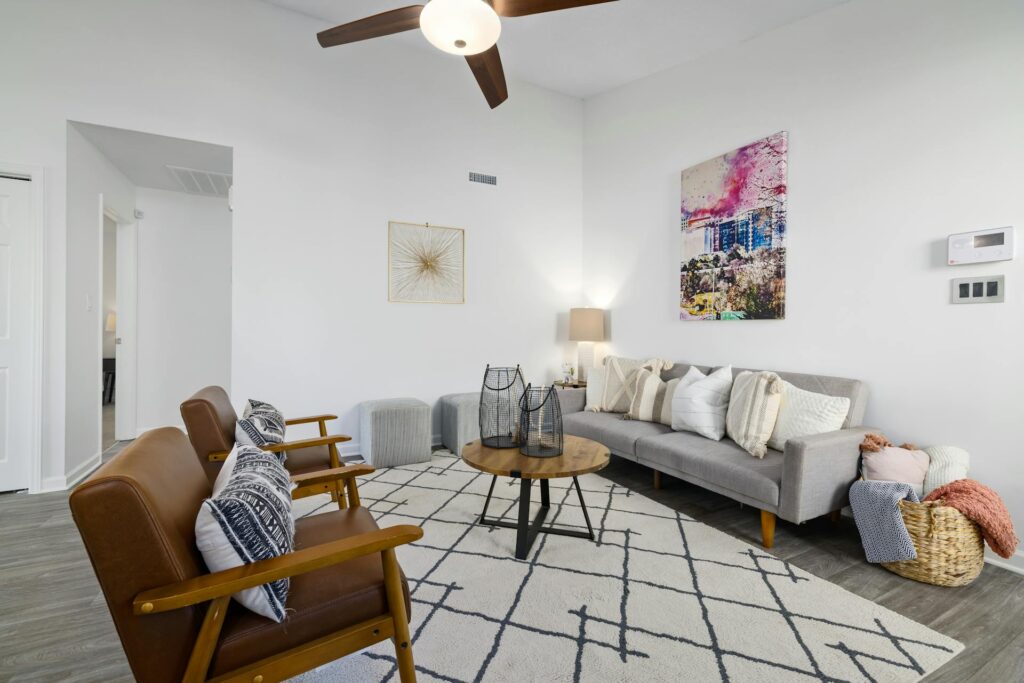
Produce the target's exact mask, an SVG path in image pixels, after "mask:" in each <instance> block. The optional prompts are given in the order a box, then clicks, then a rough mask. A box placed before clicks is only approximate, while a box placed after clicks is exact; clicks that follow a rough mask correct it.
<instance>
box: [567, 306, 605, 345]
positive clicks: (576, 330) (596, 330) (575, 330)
mask: <svg viewBox="0 0 1024 683" xmlns="http://www.w3.org/2000/svg"><path fill="white" fill-rule="evenodd" d="M569 341H578V342H599V341H604V311H603V310H602V309H600V308H572V309H569Z"/></svg>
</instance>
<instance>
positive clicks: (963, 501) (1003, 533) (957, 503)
mask: <svg viewBox="0 0 1024 683" xmlns="http://www.w3.org/2000/svg"><path fill="white" fill-rule="evenodd" d="M940 499H941V500H942V501H943V502H944V503H945V504H946V505H948V506H950V507H953V508H956V509H957V510H959V511H960V512H962V513H963V514H964V516H965V517H967V518H968V519H970V520H971V521H973V522H975V523H977V525H978V526H980V527H981V535H982V536H984V537H985V541H986V542H987V543H988V545H989V547H990V548H992V550H993V552H995V553H996V554H997V555H999V556H1001V557H1005V558H1010V557H1011V556H1012V555H1013V553H1014V551H1015V550H1017V544H1018V543H1019V542H1020V540H1019V539H1018V538H1017V534H1015V533H1014V531H1013V520H1011V519H1010V513H1009V512H1007V510H1006V506H1005V505H1003V500H1002V499H1001V498H1000V497H999V494H998V493H996V492H995V491H993V490H992V489H990V488H989V487H987V486H985V485H984V484H982V483H981V482H977V481H974V480H973V479H958V480H956V481H954V482H952V483H949V484H946V485H945V486H940V487H939V488H937V489H935V490H934V491H932V492H931V493H929V494H928V496H927V497H926V498H925V501H930V500H940Z"/></svg>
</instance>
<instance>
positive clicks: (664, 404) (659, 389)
mask: <svg viewBox="0 0 1024 683" xmlns="http://www.w3.org/2000/svg"><path fill="white" fill-rule="evenodd" d="M678 385H679V379H678V378H677V379H673V380H669V381H668V382H663V381H662V380H661V377H659V376H658V374H656V373H654V372H651V371H650V370H646V369H644V370H640V371H639V372H637V374H636V385H635V386H634V389H633V400H632V401H631V402H630V404H629V412H628V413H626V417H628V418H629V419H630V420H643V421H644V422H660V423H661V424H663V425H668V426H669V427H671V426H672V394H674V393H675V391H676V387H677V386H678Z"/></svg>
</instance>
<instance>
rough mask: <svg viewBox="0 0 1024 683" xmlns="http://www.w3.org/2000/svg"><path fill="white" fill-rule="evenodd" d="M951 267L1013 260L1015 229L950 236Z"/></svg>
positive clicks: (997, 229) (1007, 228)
mask: <svg viewBox="0 0 1024 683" xmlns="http://www.w3.org/2000/svg"><path fill="white" fill-rule="evenodd" d="M948 255H949V265H951V266H959V265H963V264H965V263H988V262H989V261H1009V260H1011V259H1012V258H1013V256H1014V253H1013V228H1012V227H1005V228H996V229H994V230H978V231H976V232H961V233H959V234H957V235H950V236H949V249H948Z"/></svg>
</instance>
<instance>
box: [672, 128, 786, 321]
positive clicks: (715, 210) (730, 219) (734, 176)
mask: <svg viewBox="0 0 1024 683" xmlns="http://www.w3.org/2000/svg"><path fill="white" fill-rule="evenodd" d="M787 143H788V136H787V134H786V133H785V132H781V133H776V134H775V135H772V136H769V137H767V138H764V139H763V140H758V141H757V142H754V143H752V144H749V145H746V146H744V147H740V148H739V149H737V150H734V151H732V152H729V153H727V154H723V155H722V156H720V157H717V158H715V159H711V160H709V161H705V162H704V163H702V164H698V165H696V166H693V167H692V168H688V169H686V170H685V171H683V176H682V204H681V207H682V222H681V226H680V227H681V231H682V251H681V255H682V258H681V262H680V266H679V319H680V320H766V319H767V320H780V319H782V318H784V317H785V313H786V156H787Z"/></svg>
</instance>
